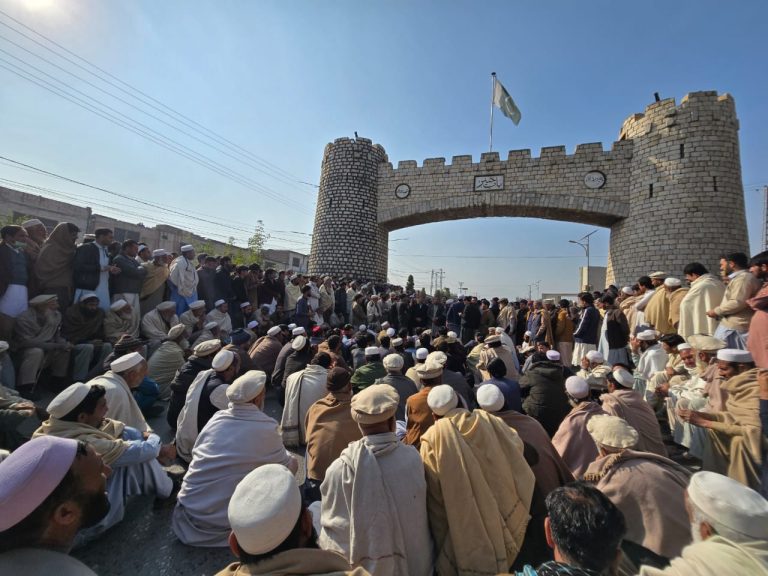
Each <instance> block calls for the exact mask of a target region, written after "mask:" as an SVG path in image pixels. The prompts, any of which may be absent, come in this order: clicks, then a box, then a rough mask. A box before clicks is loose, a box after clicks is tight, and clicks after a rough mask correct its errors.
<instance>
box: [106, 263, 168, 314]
mask: <svg viewBox="0 0 768 576" xmlns="http://www.w3.org/2000/svg"><path fill="white" fill-rule="evenodd" d="M141 266H142V268H144V270H146V271H147V275H146V276H144V280H143V281H142V284H141V294H140V295H139V301H140V309H141V315H142V316H144V314H146V313H147V312H149V311H150V310H154V308H155V306H157V305H158V304H160V302H162V301H163V300H165V290H166V280H168V275H169V274H170V271H169V270H168V251H167V250H164V249H163V248H159V249H157V250H153V251H152V260H148V261H146V262H144V263H143V264H141ZM113 300H114V298H113Z"/></svg>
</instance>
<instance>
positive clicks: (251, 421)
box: [172, 370, 298, 547]
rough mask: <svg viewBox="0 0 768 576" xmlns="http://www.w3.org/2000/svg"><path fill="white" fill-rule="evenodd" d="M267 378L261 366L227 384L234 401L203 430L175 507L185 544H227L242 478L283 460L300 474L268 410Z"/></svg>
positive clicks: (175, 525) (175, 518)
mask: <svg viewBox="0 0 768 576" xmlns="http://www.w3.org/2000/svg"><path fill="white" fill-rule="evenodd" d="M266 383H267V375H266V374H264V372H261V371H260V370H251V371H249V372H246V373H245V374H243V375H242V376H240V377H239V378H237V379H236V380H235V381H234V382H232V384H231V385H229V386H228V387H227V388H226V397H227V399H228V400H229V405H228V407H227V408H226V409H224V410H220V411H219V412H217V413H216V414H215V415H214V416H213V417H212V418H211V419H210V421H208V423H207V424H206V425H205V427H204V428H203V429H202V430H201V431H200V435H199V436H198V438H197V441H196V442H195V446H194V449H193V450H192V461H191V462H190V465H189V470H188V471H187V474H186V476H184V482H183V484H182V486H181V490H180V491H179V495H178V503H177V504H176V509H175V510H174V511H173V523H172V527H173V531H174V533H175V534H176V536H177V537H178V538H179V540H181V541H182V542H183V543H184V544H187V545H190V546H206V547H226V546H227V545H228V538H229V531H230V526H229V520H228V518H227V506H228V504H229V499H230V497H231V496H232V492H233V491H234V490H235V488H236V486H237V484H238V482H240V480H242V479H243V478H245V476H246V475H247V474H248V473H249V472H251V471H252V470H254V469H255V468H258V467H259V466H263V465H265V464H281V465H283V466H286V467H287V468H289V469H290V470H291V472H293V473H294V474H295V473H296V471H297V470H298V461H297V460H296V458H295V457H294V456H292V455H291V454H290V453H289V452H288V451H287V450H286V449H285V447H284V446H283V443H282V441H281V439H280V434H279V433H278V431H277V422H276V421H275V420H274V419H272V418H270V417H269V416H267V415H266V414H265V413H264V411H263V410H264V397H265V392H266Z"/></svg>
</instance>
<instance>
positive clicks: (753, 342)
mask: <svg viewBox="0 0 768 576" xmlns="http://www.w3.org/2000/svg"><path fill="white" fill-rule="evenodd" d="M749 271H750V272H752V275H753V276H754V277H755V278H757V279H758V280H759V281H761V282H763V287H762V288H761V289H760V291H759V292H758V293H757V294H755V295H754V296H753V297H752V298H750V299H749V300H747V305H748V306H749V307H750V308H752V310H754V315H753V316H752V320H750V322H749V340H748V341H747V348H748V349H749V352H750V354H752V358H753V359H754V361H755V365H756V366H757V367H758V368H764V369H765V368H768V251H766V252H761V253H760V254H758V255H757V256H754V257H753V258H752V260H751V261H750V263H749Z"/></svg>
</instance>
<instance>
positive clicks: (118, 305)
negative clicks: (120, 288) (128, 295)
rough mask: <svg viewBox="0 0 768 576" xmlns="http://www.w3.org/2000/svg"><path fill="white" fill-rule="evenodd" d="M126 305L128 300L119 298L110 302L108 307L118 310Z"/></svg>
mask: <svg viewBox="0 0 768 576" xmlns="http://www.w3.org/2000/svg"><path fill="white" fill-rule="evenodd" d="M126 306H128V302H126V301H125V300H123V299H122V298H120V300H115V301H114V302H112V304H111V305H110V307H109V309H110V310H114V311H115V312H117V311H118V310H122V309H123V308H125V307H126Z"/></svg>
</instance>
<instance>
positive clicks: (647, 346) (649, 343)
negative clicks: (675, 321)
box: [629, 330, 668, 401]
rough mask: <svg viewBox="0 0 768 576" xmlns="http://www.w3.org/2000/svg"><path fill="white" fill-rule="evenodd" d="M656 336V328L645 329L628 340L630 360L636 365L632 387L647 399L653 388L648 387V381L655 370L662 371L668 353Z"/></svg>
mask: <svg viewBox="0 0 768 576" xmlns="http://www.w3.org/2000/svg"><path fill="white" fill-rule="evenodd" d="M658 337H659V335H658V333H657V332H656V330H645V331H643V332H640V333H639V334H638V335H637V336H635V337H634V338H632V339H631V340H630V342H629V345H630V347H631V348H632V361H633V362H634V363H635V366H636V368H635V372H634V377H635V385H634V388H635V390H636V391H637V392H639V393H640V395H641V396H643V398H645V399H646V400H648V401H650V400H651V399H652V398H653V389H651V390H649V389H648V388H649V386H648V382H649V381H650V379H651V377H652V376H653V375H654V374H655V373H656V372H663V371H664V368H665V366H666V365H667V359H668V354H667V353H666V352H665V351H664V349H663V348H662V347H661V344H659V342H658Z"/></svg>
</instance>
